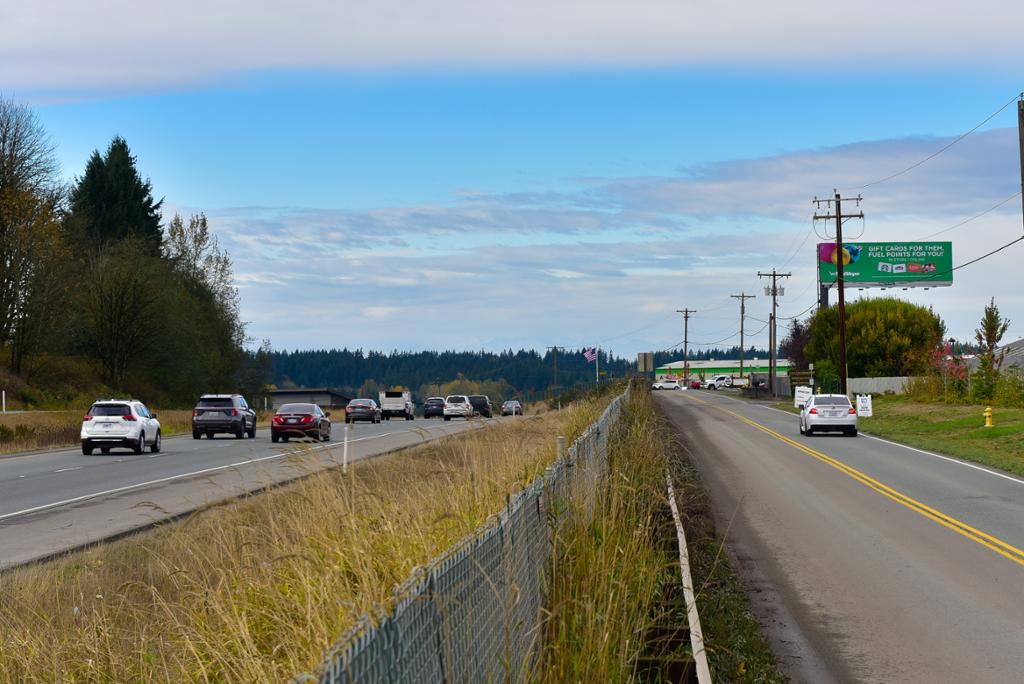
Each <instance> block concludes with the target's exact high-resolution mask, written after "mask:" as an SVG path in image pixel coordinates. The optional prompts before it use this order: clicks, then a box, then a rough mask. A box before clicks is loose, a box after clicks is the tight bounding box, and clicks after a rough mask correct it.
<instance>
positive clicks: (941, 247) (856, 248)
mask: <svg viewBox="0 0 1024 684" xmlns="http://www.w3.org/2000/svg"><path fill="white" fill-rule="evenodd" d="M840 255H841V258H842V260H843V280H844V282H845V284H846V287H941V286H943V285H952V284H953V243H952V242H848V243H845V244H844V245H843V249H842V252H841V253H840V252H839V250H838V249H836V244H835V243H834V242H821V243H818V282H820V283H821V284H823V285H829V286H834V285H835V283H836V264H837V262H838V260H839V258H840Z"/></svg>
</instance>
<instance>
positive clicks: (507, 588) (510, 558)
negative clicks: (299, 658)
mask: <svg viewBox="0 0 1024 684" xmlns="http://www.w3.org/2000/svg"><path fill="white" fill-rule="evenodd" d="M628 395H629V390H628V389H627V390H626V392H624V393H623V394H621V395H620V396H618V397H616V398H615V399H614V400H612V402H611V404H609V405H608V407H607V408H606V409H605V410H604V412H603V413H602V414H601V417H600V418H598V420H597V421H595V422H594V423H593V424H592V425H590V426H589V427H588V428H587V429H586V430H585V431H584V432H583V434H581V435H580V436H579V437H578V438H577V439H576V440H575V441H574V442H573V443H572V445H571V446H570V447H569V448H568V450H563V449H562V448H561V444H564V440H563V441H561V442H560V448H559V457H558V458H557V459H556V461H555V462H554V463H553V464H552V465H551V466H550V467H548V468H547V470H546V471H545V472H544V474H543V475H542V476H541V477H539V478H538V479H537V480H535V481H534V482H533V483H531V484H530V485H529V486H528V487H527V488H526V489H524V490H522V491H520V492H518V493H517V494H515V495H513V496H511V497H509V499H508V501H507V503H506V506H505V510H503V511H501V513H500V514H498V515H496V516H493V517H492V518H491V519H490V520H488V521H487V523H485V524H484V525H483V526H482V527H481V528H480V529H478V530H477V531H476V532H474V533H473V534H472V535H470V536H469V537H467V538H466V539H464V540H462V541H461V542H459V543H458V544H456V545H454V546H453V547H451V548H449V549H448V550H447V551H446V552H445V553H443V554H441V555H440V556H439V557H437V558H435V559H434V560H432V561H431V562H430V563H428V564H427V566H426V567H423V568H419V569H417V570H416V571H415V572H414V573H413V574H412V576H411V577H410V578H409V579H408V580H407V581H406V582H405V583H404V584H403V585H402V586H400V587H399V588H398V589H396V590H395V593H394V601H393V604H394V607H393V608H392V609H391V610H390V611H387V612H383V611H382V612H381V613H380V614H379V615H376V616H369V615H367V616H364V617H363V618H361V619H360V620H359V621H358V622H357V623H356V625H355V626H354V627H353V628H352V629H350V630H349V631H348V632H346V633H345V634H344V635H343V636H342V637H341V638H340V639H339V640H338V641H337V642H336V643H335V645H334V646H333V647H332V648H331V649H330V650H329V651H328V652H327V655H326V657H325V658H324V661H323V664H322V665H321V666H320V668H319V670H318V672H317V674H316V675H301V676H300V677H298V678H297V679H296V680H295V681H296V682H320V683H321V684H349V683H354V682H359V683H364V682H368V683H370V684H406V683H408V684H412V683H414V682H416V683H419V682H455V681H460V682H463V681H464V682H491V681H510V682H520V681H525V680H526V679H527V676H528V675H529V674H530V672H531V669H532V668H533V666H534V665H535V664H536V659H537V656H538V653H539V649H538V648H537V646H538V645H539V642H540V640H541V638H542V629H541V627H542V618H541V607H542V605H543V602H544V572H545V570H546V569H547V568H548V567H549V566H550V559H551V552H552V540H553V534H554V530H555V529H557V526H558V525H559V524H560V522H561V520H562V517H563V516H564V515H565V511H566V510H567V504H568V503H569V502H570V501H571V502H573V503H574V504H575V505H576V506H577V507H578V508H582V509H583V510H586V511H588V512H592V511H593V507H594V503H595V501H596V494H597V492H598V491H599V486H600V483H601V481H602V479H603V478H604V476H605V474H606V473H607V466H608V435H609V432H610V431H611V429H612V428H613V427H614V426H615V424H616V423H617V422H618V420H619V417H620V415H621V412H622V405H623V403H624V402H625V401H626V400H627V399H628Z"/></svg>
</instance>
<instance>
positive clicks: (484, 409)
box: [469, 394, 494, 418]
mask: <svg viewBox="0 0 1024 684" xmlns="http://www.w3.org/2000/svg"><path fill="white" fill-rule="evenodd" d="M469 403H470V404H472V405H473V413H475V414H476V415H478V416H483V417H484V418H492V417H493V416H494V409H493V408H492V407H491V399H490V397H488V396H487V395H486V394H471V395H469Z"/></svg>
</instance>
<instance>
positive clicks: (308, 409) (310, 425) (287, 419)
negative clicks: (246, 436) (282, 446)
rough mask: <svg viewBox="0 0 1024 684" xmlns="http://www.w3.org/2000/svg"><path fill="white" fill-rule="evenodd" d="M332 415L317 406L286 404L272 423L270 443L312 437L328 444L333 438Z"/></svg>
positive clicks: (278, 410) (275, 415)
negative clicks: (291, 438)
mask: <svg viewBox="0 0 1024 684" xmlns="http://www.w3.org/2000/svg"><path fill="white" fill-rule="evenodd" d="M330 415H331V414H330V413H325V412H324V410H323V409H321V408H320V407H319V406H317V405H316V404H285V405H284V406H282V407H281V408H279V409H277V413H275V414H274V419H273V420H272V421H271V422H270V441H271V442H276V441H278V440H282V441H285V442H287V441H288V439H289V438H290V437H310V438H312V439H315V440H317V441H320V440H323V441H325V442H326V441H327V440H329V439H330V438H331V419H330Z"/></svg>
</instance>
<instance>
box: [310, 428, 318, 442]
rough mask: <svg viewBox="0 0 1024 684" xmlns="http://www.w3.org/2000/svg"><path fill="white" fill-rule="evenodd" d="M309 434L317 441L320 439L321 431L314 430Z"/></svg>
mask: <svg viewBox="0 0 1024 684" xmlns="http://www.w3.org/2000/svg"><path fill="white" fill-rule="evenodd" d="M309 436H310V437H312V438H313V440H314V441H316V442H319V441H320V431H319V430H314V431H313V432H310V433H309Z"/></svg>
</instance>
